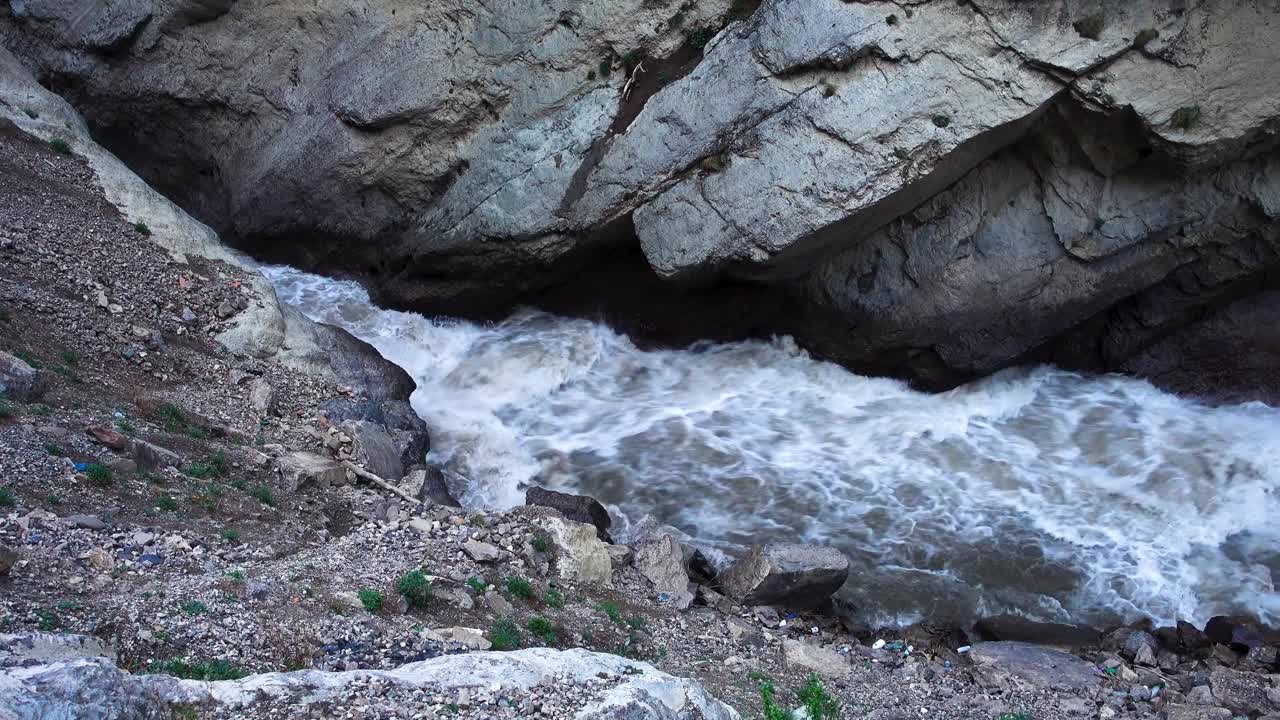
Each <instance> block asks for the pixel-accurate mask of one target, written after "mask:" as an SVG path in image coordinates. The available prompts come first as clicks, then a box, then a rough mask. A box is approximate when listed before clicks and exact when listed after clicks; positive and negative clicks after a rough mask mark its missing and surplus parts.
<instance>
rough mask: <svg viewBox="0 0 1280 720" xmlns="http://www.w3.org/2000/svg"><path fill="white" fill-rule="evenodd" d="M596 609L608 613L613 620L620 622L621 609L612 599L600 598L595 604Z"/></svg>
mask: <svg viewBox="0 0 1280 720" xmlns="http://www.w3.org/2000/svg"><path fill="white" fill-rule="evenodd" d="M596 609H598V610H599V611H600V612H602V613H604V614H605V615H608V616H609V619H610V620H612V621H613V622H615V623H618V624H619V625H621V624H622V610H620V609H618V603H616V602H614V601H612V600H601V601H600V604H598V605H596Z"/></svg>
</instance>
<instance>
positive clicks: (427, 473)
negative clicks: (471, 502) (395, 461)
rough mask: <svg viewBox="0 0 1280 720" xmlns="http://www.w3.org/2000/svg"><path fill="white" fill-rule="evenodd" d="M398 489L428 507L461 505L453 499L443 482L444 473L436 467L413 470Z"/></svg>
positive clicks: (446, 484) (447, 486)
mask: <svg viewBox="0 0 1280 720" xmlns="http://www.w3.org/2000/svg"><path fill="white" fill-rule="evenodd" d="M400 489H401V490H403V491H405V492H406V493H407V494H408V495H409V496H410V497H415V498H418V499H419V500H421V501H422V502H424V503H427V504H429V505H442V506H444V507H462V503H460V502H458V501H457V500H456V499H454V497H453V494H452V493H450V492H449V485H448V483H446V482H445V479H444V471H443V470H441V469H440V468H438V467H428V468H426V469H424V470H415V471H413V472H411V473H409V474H408V475H406V476H404V479H402V480H401V481H400Z"/></svg>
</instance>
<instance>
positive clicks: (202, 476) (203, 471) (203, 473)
mask: <svg viewBox="0 0 1280 720" xmlns="http://www.w3.org/2000/svg"><path fill="white" fill-rule="evenodd" d="M183 472H184V473H186V475H187V476H188V477H193V478H195V479H197V480H208V479H209V478H211V477H214V476H216V475H217V474H218V471H217V469H215V468H214V467H213V466H212V465H210V464H208V463H202V462H196V463H191V464H190V465H188V466H187V467H186V469H184V470H183Z"/></svg>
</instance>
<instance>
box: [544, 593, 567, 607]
mask: <svg viewBox="0 0 1280 720" xmlns="http://www.w3.org/2000/svg"><path fill="white" fill-rule="evenodd" d="M542 599H543V600H546V601H547V604H548V605H550V606H551V607H553V608H555V609H557V610H559V609H561V608H563V607H564V593H562V592H560V591H559V590H556V589H555V588H552V589H550V590H548V591H547V594H546V595H544V596H543V598H542Z"/></svg>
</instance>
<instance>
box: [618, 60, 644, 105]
mask: <svg viewBox="0 0 1280 720" xmlns="http://www.w3.org/2000/svg"><path fill="white" fill-rule="evenodd" d="M642 72H644V63H636V67H635V69H634V70H632V71H631V77H629V78H627V82H626V84H625V85H623V86H622V99H623V100H630V99H631V91H632V90H634V89H635V85H636V77H638V76H639V75H640V73H642Z"/></svg>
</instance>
